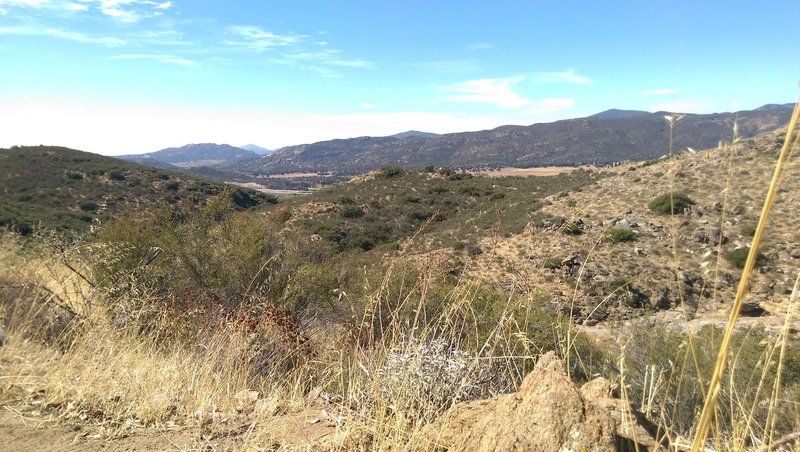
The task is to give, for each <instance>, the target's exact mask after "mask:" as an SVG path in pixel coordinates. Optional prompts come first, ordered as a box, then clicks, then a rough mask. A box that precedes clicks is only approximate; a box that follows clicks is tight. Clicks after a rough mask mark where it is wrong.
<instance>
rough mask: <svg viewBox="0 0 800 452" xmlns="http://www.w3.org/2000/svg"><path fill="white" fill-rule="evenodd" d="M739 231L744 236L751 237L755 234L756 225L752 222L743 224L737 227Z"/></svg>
mask: <svg viewBox="0 0 800 452" xmlns="http://www.w3.org/2000/svg"><path fill="white" fill-rule="evenodd" d="M739 232H741V233H742V235H744V236H747V237H752V236H754V235H756V227H755V226H753V225H752V224H743V225H742V226H740V227H739Z"/></svg>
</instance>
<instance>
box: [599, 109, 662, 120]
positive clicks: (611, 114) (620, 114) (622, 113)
mask: <svg viewBox="0 0 800 452" xmlns="http://www.w3.org/2000/svg"><path fill="white" fill-rule="evenodd" d="M649 114H650V112H649V111H642V110H620V109H617V108H612V109H610V110H606V111H601V112H600V113H596V114H593V115H592V116H589V117H590V118H598V119H620V118H631V117H633V116H642V115H649Z"/></svg>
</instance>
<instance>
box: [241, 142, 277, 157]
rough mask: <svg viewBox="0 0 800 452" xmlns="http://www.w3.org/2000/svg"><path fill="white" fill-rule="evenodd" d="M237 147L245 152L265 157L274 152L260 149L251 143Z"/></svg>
mask: <svg viewBox="0 0 800 452" xmlns="http://www.w3.org/2000/svg"><path fill="white" fill-rule="evenodd" d="M239 147H240V148H241V149H244V150H245V151H250V152H255V153H256V154H258V155H267V154H272V153H273V152H275V150H274V149H267V148H262V147H261V146H259V145H257V144H252V143H250V144H245V145H244V146H239Z"/></svg>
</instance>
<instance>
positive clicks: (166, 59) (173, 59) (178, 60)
mask: <svg viewBox="0 0 800 452" xmlns="http://www.w3.org/2000/svg"><path fill="white" fill-rule="evenodd" d="M111 59H112V60H151V61H157V62H159V63H166V64H175V65H178V66H196V65H197V62H196V61H193V60H190V59H188V58H183V57H179V56H175V55H164V54H151V53H127V54H124V55H115V56H113V57H111Z"/></svg>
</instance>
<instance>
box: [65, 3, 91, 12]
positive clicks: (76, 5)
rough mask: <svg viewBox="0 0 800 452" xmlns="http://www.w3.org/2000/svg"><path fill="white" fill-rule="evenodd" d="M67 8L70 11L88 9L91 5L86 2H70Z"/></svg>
mask: <svg viewBox="0 0 800 452" xmlns="http://www.w3.org/2000/svg"><path fill="white" fill-rule="evenodd" d="M67 9H68V10H70V11H87V10H88V9H89V7H88V6H86V4H85V3H68V4H67Z"/></svg>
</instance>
